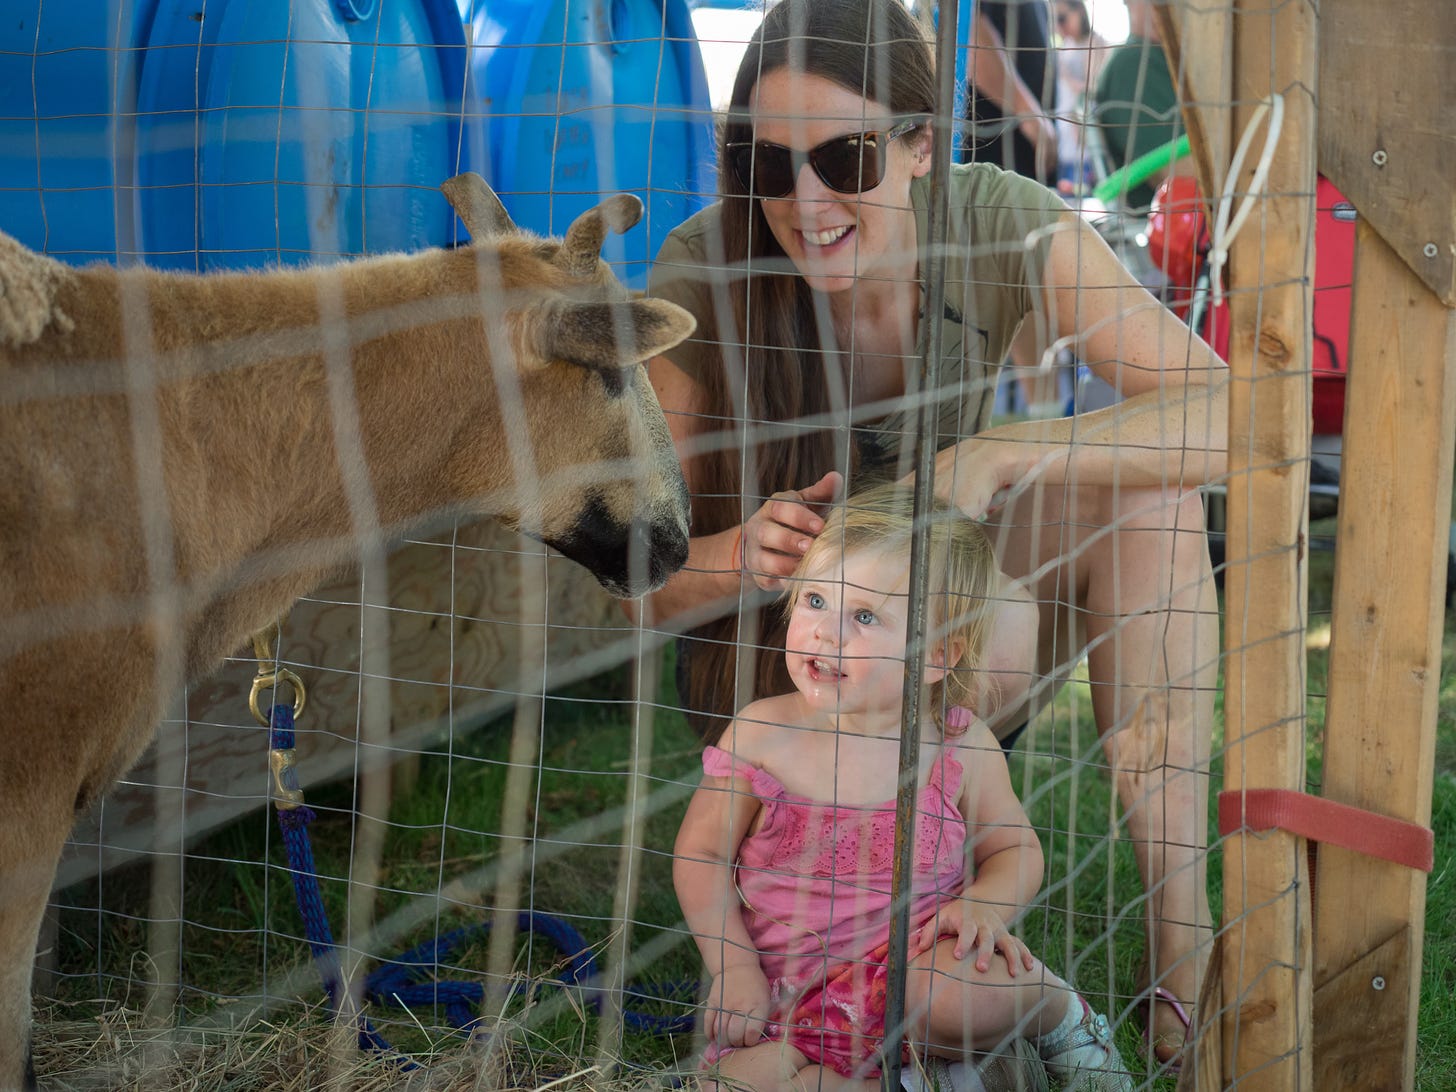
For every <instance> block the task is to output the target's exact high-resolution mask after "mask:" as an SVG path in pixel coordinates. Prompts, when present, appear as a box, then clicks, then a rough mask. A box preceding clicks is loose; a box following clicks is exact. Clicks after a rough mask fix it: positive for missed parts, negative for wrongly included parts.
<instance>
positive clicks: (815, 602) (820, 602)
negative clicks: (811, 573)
mask: <svg viewBox="0 0 1456 1092" xmlns="http://www.w3.org/2000/svg"><path fill="white" fill-rule="evenodd" d="M804 602H806V603H808V604H809V606H810V607H811V608H813V609H814V610H823V609H824V597H823V596H822V595H820V594H819V593H818V592H813V591H811V592H809V594H807V595H806V596H804Z"/></svg>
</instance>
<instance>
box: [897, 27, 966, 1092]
mask: <svg viewBox="0 0 1456 1092" xmlns="http://www.w3.org/2000/svg"><path fill="white" fill-rule="evenodd" d="M957 16H958V12H957V0H944V2H943V3H941V5H940V19H939V23H938V25H937V27H936V34H935V65H936V73H937V76H938V80H939V89H938V94H939V100H940V107H939V109H938V110H937V112H936V115H935V117H934V118H933V119H932V121H931V125H932V131H933V133H934V136H935V140H934V143H933V144H932V146H931V152H930V168H931V169H930V222H929V225H928V231H927V239H928V252H927V253H926V254H922V255H921V256H920V275H921V276H922V277H924V278H925V313H924V316H923V317H922V319H921V330H920V334H921V357H920V386H919V389H918V391H917V392H916V393H917V395H918V396H919V398H920V412H919V415H918V418H917V427H916V430H915V525H916V531H915V534H914V536H913V537H912V538H911V541H910V604H909V613H908V625H907V628H908V636H909V638H910V644H909V647H908V649H907V650H906V655H905V690H904V704H903V706H902V708H901V721H902V725H903V729H902V731H901V735H900V771H899V786H900V788H899V793H898V794H897V797H896V802H895V866H894V872H893V875H892V879H891V886H890V891H891V906H892V907H893V910H892V914H891V918H890V947H889V953H888V972H889V973H888V978H887V981H886V985H885V990H886V993H885V1045H884V1066H883V1069H882V1076H881V1087H882V1088H884V1089H888V1090H895V1089H898V1088H899V1087H900V1052H901V1044H902V1043H903V1041H904V1037H905V981H906V972H907V971H908V967H907V966H906V964H907V963H908V961H909V944H910V900H911V896H912V894H913V886H912V880H913V877H914V862H915V800H916V791H915V788H916V781H917V777H916V774H917V771H918V770H919V765H920V763H919V756H920V715H921V709H920V694H921V690H922V689H923V688H922V686H921V680H922V679H924V678H925V621H926V618H925V615H926V610H925V608H926V598H927V594H928V592H929V588H930V574H929V572H928V564H929V558H928V554H929V546H928V543H927V540H926V537H925V535H924V534H923V533H922V531H921V528H923V527H924V525H925V514H926V512H927V510H928V509H929V507H930V502H931V499H932V497H933V496H934V491H935V452H936V432H937V425H938V421H937V414H936V406H937V401H938V400H937V398H936V392H937V390H938V389H939V386H940V348H941V341H942V330H943V327H944V317H945V224H946V216H947V207H946V206H947V202H948V198H947V188H946V183H947V180H948V178H949V176H950V162H951V159H950V152H951V141H952V135H953V132H954V128H955V120H956V119H955V114H954V109H955V67H956V66H955V48H956V20H957Z"/></svg>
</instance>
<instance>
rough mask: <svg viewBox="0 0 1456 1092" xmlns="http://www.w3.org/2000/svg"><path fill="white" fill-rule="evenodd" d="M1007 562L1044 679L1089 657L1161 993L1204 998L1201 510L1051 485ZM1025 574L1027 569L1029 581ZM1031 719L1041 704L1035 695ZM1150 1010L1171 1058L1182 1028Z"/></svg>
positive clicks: (1213, 606) (1211, 603)
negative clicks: (1035, 611)
mask: <svg viewBox="0 0 1456 1092" xmlns="http://www.w3.org/2000/svg"><path fill="white" fill-rule="evenodd" d="M1000 524H1001V532H1002V541H1001V543H1000V546H999V549H998V553H999V554H1000V556H1001V558H1002V565H1003V567H1004V568H1006V569H1007V570H1008V572H1011V573H1015V574H1016V575H1021V576H1024V577H1026V578H1027V579H1028V581H1029V583H1030V584H1031V586H1032V588H1033V594H1034V596H1035V598H1036V599H1037V601H1038V602H1039V604H1040V607H1041V625H1040V632H1039V634H1038V649H1039V663H1040V667H1041V670H1042V671H1043V672H1045V673H1046V674H1047V675H1048V676H1049V677H1051V678H1054V679H1056V680H1058V681H1060V680H1061V679H1064V678H1065V677H1066V675H1067V674H1068V673H1069V672H1070V670H1071V668H1072V667H1073V666H1074V664H1075V662H1076V660H1077V658H1078V657H1079V655H1080V653H1081V652H1082V651H1084V650H1085V652H1086V654H1087V658H1088V674H1089V678H1090V681H1091V689H1092V704H1093V714H1094V716H1095V718H1096V721H1097V729H1098V732H1099V734H1100V736H1101V738H1102V741H1103V746H1104V749H1105V751H1106V754H1107V756H1108V760H1109V762H1110V764H1111V766H1112V769H1113V774H1114V778H1115V781H1116V785H1117V792H1118V796H1119V798H1120V800H1121V802H1122V805H1123V808H1124V810H1125V813H1126V816H1127V825H1128V834H1129V836H1130V838H1131V840H1132V842H1133V844H1134V847H1135V849H1136V852H1137V858H1138V866H1139V869H1140V871H1141V873H1142V877H1143V883H1144V887H1145V890H1147V892H1148V895H1149V900H1148V913H1147V920H1148V948H1149V958H1148V973H1149V975H1150V982H1149V983H1148V984H1149V985H1157V986H1162V987H1164V988H1165V989H1167V990H1169V991H1170V992H1171V993H1172V994H1173V995H1174V996H1175V997H1177V998H1179V999H1180V1000H1182V1001H1183V1002H1184V1003H1185V1004H1191V1003H1192V1002H1194V1001H1195V1000H1196V999H1197V997H1198V989H1199V986H1200V983H1201V978H1202V972H1203V967H1204V964H1205V963H1206V961H1207V958H1208V951H1209V948H1210V946H1211V941H1212V927H1211V919H1210V915H1209V909H1208V895H1207V877H1206V865H1205V862H1206V856H1207V854H1206V850H1207V844H1208V837H1207V835H1208V830H1207V814H1208V778H1207V767H1208V758H1209V737H1210V733H1211V730H1212V722H1213V698H1214V690H1215V687H1216V683H1217V674H1218V653H1219V645H1218V609H1217V598H1216V593H1215V590H1214V584H1213V578H1212V572H1211V569H1210V566H1209V562H1208V549H1207V542H1206V539H1205V537H1204V524H1203V507H1202V501H1201V500H1200V498H1199V497H1198V496H1197V495H1189V496H1184V497H1181V498H1179V497H1175V496H1173V495H1171V494H1165V493H1164V492H1162V491H1160V490H1146V489H1145V490H1136V489H1122V490H1118V491H1115V492H1114V491H1111V490H1090V489H1089V490H1080V491H1076V490H1059V489H1050V488H1047V489H1040V490H1036V491H1033V492H1032V493H1031V494H1029V495H1028V496H1026V497H1023V498H1019V499H1018V500H1017V501H1016V502H1014V503H1013V504H1011V505H1008V506H1007V510H1006V511H1005V512H1003V513H1002V515H1001V519H1000ZM1018 569H1019V572H1018ZM1031 697H1032V704H1031V706H1030V711H1032V712H1034V711H1035V708H1036V706H1037V705H1038V704H1040V703H1039V702H1038V701H1037V699H1038V698H1040V699H1042V700H1043V701H1044V700H1045V698H1046V697H1047V695H1038V694H1035V693H1033V694H1032V695H1031ZM1153 1008H1154V1011H1153V1013H1152V1016H1153V1021H1154V1031H1155V1033H1156V1035H1157V1036H1158V1037H1159V1041H1160V1043H1167V1046H1165V1047H1164V1049H1162V1050H1160V1051H1159V1054H1160V1055H1161V1056H1163V1057H1167V1056H1169V1055H1171V1054H1172V1053H1174V1052H1175V1051H1176V1047H1177V1045H1178V1042H1179V1040H1180V1039H1181V1037H1182V1034H1183V1027H1182V1024H1181V1023H1180V1022H1179V1020H1178V1017H1177V1014H1176V1013H1175V1012H1174V1010H1173V1009H1172V1007H1171V1006H1169V1005H1155V1006H1154V1007H1153Z"/></svg>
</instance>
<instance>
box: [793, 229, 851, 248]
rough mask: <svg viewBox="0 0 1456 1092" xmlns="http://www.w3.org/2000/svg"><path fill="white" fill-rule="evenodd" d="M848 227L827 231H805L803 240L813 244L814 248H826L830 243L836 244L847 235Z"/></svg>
mask: <svg viewBox="0 0 1456 1092" xmlns="http://www.w3.org/2000/svg"><path fill="white" fill-rule="evenodd" d="M849 231H850V229H849V228H848V227H836V228H829V229H828V230H827V231H806V232H804V240H805V241H806V242H810V243H813V244H814V245H815V246H828V245H829V244H830V243H837V242H839V240H840V239H843V238H844V237H845V236H846V235H848V234H849Z"/></svg>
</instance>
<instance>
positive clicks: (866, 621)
mask: <svg viewBox="0 0 1456 1092" xmlns="http://www.w3.org/2000/svg"><path fill="white" fill-rule="evenodd" d="M854 620H855V621H856V622H858V623H859V624H860V625H862V626H872V625H874V624H875V612H874V611H872V610H857V611H855V612H854Z"/></svg>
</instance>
